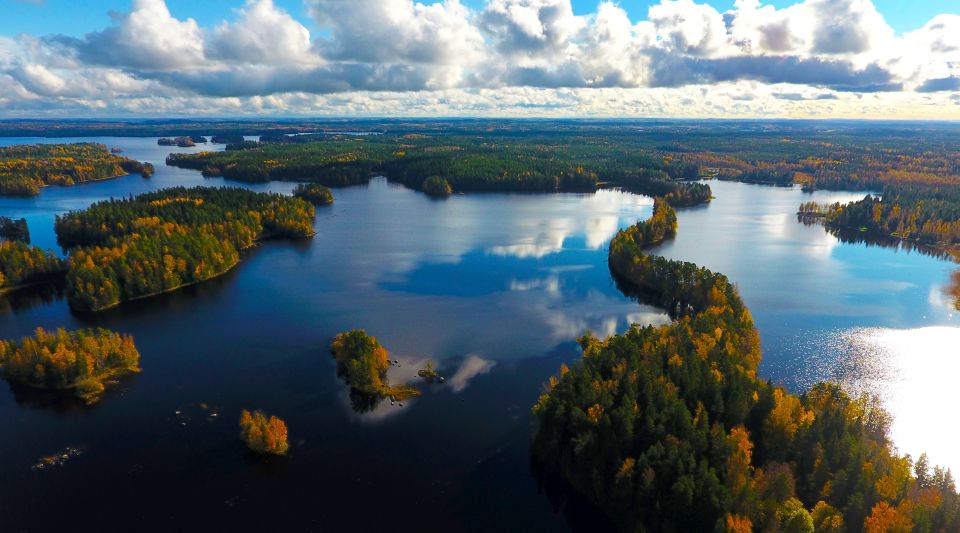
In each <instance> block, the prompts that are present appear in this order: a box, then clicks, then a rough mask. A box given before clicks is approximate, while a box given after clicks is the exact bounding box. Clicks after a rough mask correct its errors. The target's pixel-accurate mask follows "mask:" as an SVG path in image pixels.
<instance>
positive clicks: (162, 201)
mask: <svg viewBox="0 0 960 533" xmlns="http://www.w3.org/2000/svg"><path fill="white" fill-rule="evenodd" d="M313 218H314V208H313V206H312V205H310V204H308V203H307V202H305V201H303V200H301V199H299V198H292V197H288V196H282V195H279V194H267V193H255V192H252V191H248V190H244V189H238V188H211V187H195V188H192V189H187V188H184V187H175V188H170V189H164V190H161V191H157V192H151V193H146V194H142V195H139V196H137V197H131V198H126V199H119V200H117V199H111V200H107V201H103V202H98V203H96V204H93V205H92V206H90V207H89V208H87V209H86V210H83V211H73V212H70V213H67V214H66V215H63V216H58V217H57V219H56V222H55V229H56V232H57V239H58V242H60V244H61V245H62V246H64V247H66V248H69V249H70V257H69V259H68V261H67V274H66V289H67V298H68V301H69V303H70V305H71V307H73V308H74V309H77V310H82V311H97V310H101V309H106V308H108V307H111V306H114V305H117V304H118V303H120V302H122V301H125V300H130V299H134V298H140V297H144V296H149V295H153V294H158V293H161V292H166V291H170V290H174V289H176V288H179V287H181V286H184V285H187V284H191V283H196V282H199V281H203V280H207V279H210V278H212V277H215V276H218V275H220V274H222V273H224V272H226V271H227V270H229V269H230V268H232V267H233V266H234V265H236V264H237V263H238V262H239V260H240V254H241V252H242V251H244V250H246V249H248V248H250V247H251V246H253V245H254V244H255V243H256V242H257V241H258V240H260V239H265V238H270V237H281V238H302V237H308V236H311V235H313V224H312V220H313Z"/></svg>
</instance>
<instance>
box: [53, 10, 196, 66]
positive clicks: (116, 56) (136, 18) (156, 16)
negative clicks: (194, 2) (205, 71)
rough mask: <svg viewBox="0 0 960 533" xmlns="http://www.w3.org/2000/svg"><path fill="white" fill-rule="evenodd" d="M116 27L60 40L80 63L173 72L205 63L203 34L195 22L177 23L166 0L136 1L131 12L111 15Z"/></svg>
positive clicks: (191, 20)
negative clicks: (74, 54) (80, 36)
mask: <svg viewBox="0 0 960 533" xmlns="http://www.w3.org/2000/svg"><path fill="white" fill-rule="evenodd" d="M110 17H111V18H112V19H113V26H111V27H110V28H107V29H105V30H103V31H100V32H93V33H88V34H87V35H85V36H84V37H83V38H80V39H73V38H67V37H58V38H57V39H56V41H59V43H60V44H62V45H63V46H64V47H65V48H66V49H68V50H72V51H73V52H75V53H76V57H77V59H78V60H80V61H82V62H84V63H87V64H93V65H103V66H110V67H118V68H125V67H127V68H134V69H172V68H184V67H190V66H194V65H198V64H200V63H202V62H203V59H204V58H203V43H204V39H203V33H202V32H201V31H200V27H199V26H198V25H197V23H196V21H194V20H193V19H187V20H185V21H180V20H177V19H176V18H174V17H172V16H171V15H170V10H169V9H167V4H166V2H164V0H134V2H133V10H132V11H130V12H129V13H111V14H110Z"/></svg>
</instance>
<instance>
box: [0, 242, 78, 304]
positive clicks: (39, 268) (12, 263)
mask: <svg viewBox="0 0 960 533" xmlns="http://www.w3.org/2000/svg"><path fill="white" fill-rule="evenodd" d="M65 268H66V267H65V265H64V262H63V260H61V259H60V258H59V257H57V256H56V255H54V254H52V253H50V252H46V251H44V250H41V249H40V248H39V247H37V246H29V245H27V244H24V243H23V242H21V241H0V292H4V291H6V290H9V289H13V288H17V287H20V286H27V285H34V284H37V283H44V282H47V281H51V280H53V279H55V278H59V277H61V276H62V274H63V272H64V270H65Z"/></svg>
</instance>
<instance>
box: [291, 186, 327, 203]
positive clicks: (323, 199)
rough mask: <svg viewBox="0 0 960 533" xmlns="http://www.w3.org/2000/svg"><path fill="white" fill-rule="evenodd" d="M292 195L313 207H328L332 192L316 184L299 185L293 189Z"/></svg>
mask: <svg viewBox="0 0 960 533" xmlns="http://www.w3.org/2000/svg"><path fill="white" fill-rule="evenodd" d="M293 195H294V196H295V197H297V198H302V199H303V200H305V201H307V202H310V203H311V204H313V205H330V204H332V203H333V192H331V191H330V188H329V187H324V186H323V185H319V184H317V183H299V184H297V186H296V187H294V188H293Z"/></svg>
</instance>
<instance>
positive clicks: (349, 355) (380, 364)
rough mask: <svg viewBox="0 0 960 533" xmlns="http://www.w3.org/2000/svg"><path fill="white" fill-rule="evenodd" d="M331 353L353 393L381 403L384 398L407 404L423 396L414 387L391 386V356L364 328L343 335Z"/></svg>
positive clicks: (338, 336)
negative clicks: (409, 400) (408, 400)
mask: <svg viewBox="0 0 960 533" xmlns="http://www.w3.org/2000/svg"><path fill="white" fill-rule="evenodd" d="M330 351H331V353H332V354H333V358H334V359H335V360H336V362H337V375H338V376H340V378H341V379H343V381H344V382H345V383H346V384H347V385H349V386H350V389H351V392H354V393H359V394H362V395H366V396H368V397H369V398H371V399H375V400H377V401H379V400H381V399H383V398H390V399H391V400H394V401H404V400H406V399H409V398H413V397H416V396H420V394H421V393H420V391H419V390H418V389H416V388H414V387H411V386H410V385H390V382H389V381H388V380H387V369H388V368H389V367H390V358H389V354H388V353H387V350H386V348H384V347H383V346H381V345H380V343H379V342H378V341H377V338H376V337H373V336H370V335H368V334H367V332H366V331H364V330H362V329H354V330H351V331H346V332H343V333H339V334H338V335H337V336H336V337H335V338H334V339H333V343H332V344H331V345H330Z"/></svg>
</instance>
